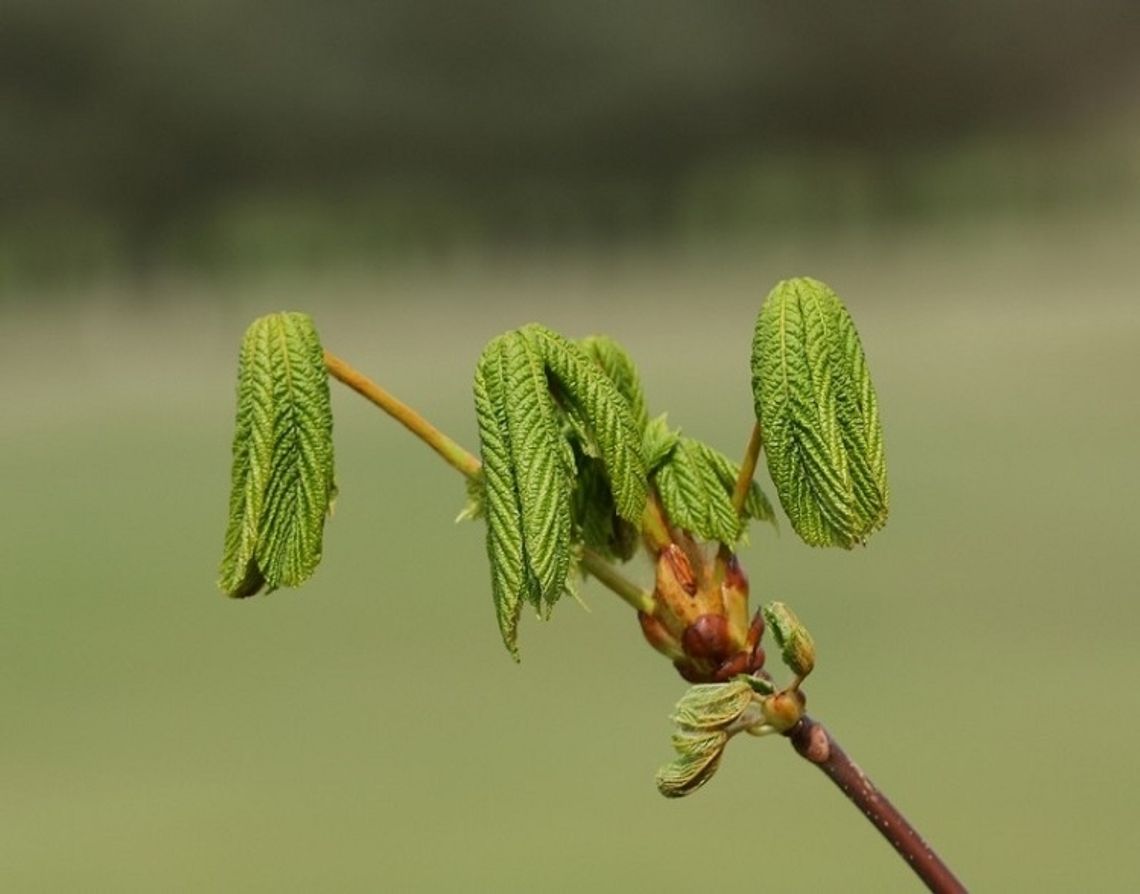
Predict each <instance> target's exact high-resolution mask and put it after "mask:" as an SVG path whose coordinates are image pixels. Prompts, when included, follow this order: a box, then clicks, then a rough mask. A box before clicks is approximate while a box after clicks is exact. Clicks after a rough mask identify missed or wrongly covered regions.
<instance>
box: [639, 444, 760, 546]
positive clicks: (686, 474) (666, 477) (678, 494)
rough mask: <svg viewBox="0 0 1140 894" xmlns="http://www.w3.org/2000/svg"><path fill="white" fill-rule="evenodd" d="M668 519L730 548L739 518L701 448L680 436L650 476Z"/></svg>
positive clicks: (705, 452)
mask: <svg viewBox="0 0 1140 894" xmlns="http://www.w3.org/2000/svg"><path fill="white" fill-rule="evenodd" d="M653 483H654V485H655V486H656V487H657V493H658V494H659V495H660V497H661V502H662V504H663V505H664V507H665V513H666V514H667V515H668V516H669V520H670V521H671V522H672V523H673V524H675V525H677V526H678V527H680V528H684V529H685V530H686V531H690V532H691V533H693V534H696V535H697V536H698V537H700V538H702V539H704V540H718V541H720V542H721V543H723V544H725V545H727V546H732V545H734V544H735V543H736V540H737V538H738V537H739V536H740V519H739V517H738V516H737V514H736V510H734V509H733V508H732V500H731V498H730V496H729V491H726V490H725V487H724V485H723V484H722V483H721V480H720V478H718V477H717V474H716V470H715V468H714V467H713V465H712V463H710V462H709V458H708V453H707V451H706V450H705V449H704V447H703V445H702V444H700V443H699V442H697V441H694V440H693V439H692V438H687V437H685V436H684V435H682V436H680V437H678V439H677V443H676V444H675V445H674V447H673V449H672V450H671V451H670V452H669V454H668V456H667V457H666V458H665V460H664V461H663V462H662V463H661V464H660V465H659V466H658V468H657V471H656V472H655V473H654V475H653Z"/></svg>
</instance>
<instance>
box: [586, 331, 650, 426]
mask: <svg viewBox="0 0 1140 894" xmlns="http://www.w3.org/2000/svg"><path fill="white" fill-rule="evenodd" d="M578 346H579V347H580V348H581V349H582V351H583V352H584V353H585V354H586V356H587V357H589V358H590V359H591V360H593V361H594V362H595V363H597V364H598V366H600V367H601V368H602V371H603V372H605V374H606V375H607V376H608V377H609V380H610V381H611V382H613V383H614V385H615V386H616V388H617V390H618V393H619V394H620V395H621V396H622V397H623V398H625V402H626V405H627V406H628V407H629V414H630V416H631V417H633V423H634V425H635V426H636V427H637V430H638V431H639V432H644V431H645V427H646V426H647V425H648V424H649V411H648V409H647V408H646V404H645V392H644V391H642V389H641V377H640V376H638V374H637V367H636V366H634V365H633V360H632V359H631V358H630V356H629V354H627V353H626V350H625V348H623V347H622V346H621V345H619V344H618V343H617V342H616V341H614V340H613V339H612V338H610V337H609V336H608V335H590V336H587V337H586V338H583V339H581V340H580V341H579V342H578Z"/></svg>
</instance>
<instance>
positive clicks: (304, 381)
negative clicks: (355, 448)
mask: <svg viewBox="0 0 1140 894" xmlns="http://www.w3.org/2000/svg"><path fill="white" fill-rule="evenodd" d="M237 396H238V400H237V421H236V426H235V432H234V442H233V468H232V475H231V478H232V484H231V491H230V517H229V524H228V526H227V528H226V537H225V546H224V550H223V555H222V563H221V575H220V580H219V586H220V587H221V589H222V590H223V591H225V592H226V593H227V594H229V595H230V596H234V597H245V596H252V595H253V594H255V593H257V592H258V591H259V590H260V589H261V588H262V587H265V588H266V591H267V592H272V591H273V590H275V589H277V588H278V587H281V586H286V587H295V586H299V585H300V584H302V583H304V581H306V580H308V579H309V577H311V576H312V574H313V572H314V571H315V570H316V567H317V565H318V564H319V563H320V561H321V548H322V539H323V535H324V524H325V518H326V517H327V516H328V514H329V511H330V509H331V506H332V502H333V499H334V498H335V496H336V484H335V481H334V476H333V444H332V408H331V406H330V402H329V386H328V374H327V373H326V371H325V364H324V351H323V350H322V348H321V343H320V338H319V337H318V335H317V331H316V329H315V328H314V327H313V321H312V320H311V319H310V318H309V317H308V316H306V315H305V314H301V313H276V314H270V315H268V316H264V317H261V318H259V319H257V320H254V322H253V323H251V324H250V326H249V329H247V330H246V333H245V337H244V339H243V341H242V347H241V354H240V356H239V360H238V386H237Z"/></svg>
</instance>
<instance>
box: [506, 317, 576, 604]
mask: <svg viewBox="0 0 1140 894" xmlns="http://www.w3.org/2000/svg"><path fill="white" fill-rule="evenodd" d="M500 351H501V352H502V354H503V357H504V362H505V373H506V386H507V394H506V417H507V429H508V431H509V433H510V447H511V464H512V468H513V471H514V474H515V481H516V484H517V488H518V496H519V508H520V509H521V511H522V523H523V543H524V547H525V551H526V560H527V567H528V568H529V569H530V573H531V575H532V576H533V578H534V580H535V581H536V583H537V585H538V586H537V588H535V589H534V590H533V593H534V595H535V596H536V597H538V598H541V600H543V601H544V602H545V603H546V604H547V605H553V604H554V602H556V601H557V600H558V597H559V596H561V595H562V589H563V586H564V585H565V583H566V573H567V569H568V566H569V562H570V486H571V482H572V480H573V475H574V465H573V457H572V455H571V452H570V446H569V444H567V443H566V441H565V439H564V438H563V437H562V432H561V426H560V425H559V422H558V420H557V419H556V417H555V410H554V403H553V401H552V400H551V396H550V390H549V388H548V386H547V381H546V370H545V368H544V366H543V362H542V358H541V357H540V356H539V354H538V352H537V351H536V350H535V349H534V345H533V344H532V343H531V342H530V341H529V340H528V339H526V338H523V337H520V336H519V335H517V334H511V335H508V336H506V337H505V338H504V339H503V340H502V341H501V342H500ZM538 607H539V606H538V605H536V608H538Z"/></svg>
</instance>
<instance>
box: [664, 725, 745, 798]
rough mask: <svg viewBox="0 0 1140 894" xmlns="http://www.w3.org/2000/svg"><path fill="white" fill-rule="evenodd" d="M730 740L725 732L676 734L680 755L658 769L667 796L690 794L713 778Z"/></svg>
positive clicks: (676, 745) (674, 745) (679, 796)
mask: <svg viewBox="0 0 1140 894" xmlns="http://www.w3.org/2000/svg"><path fill="white" fill-rule="evenodd" d="M727 744H728V735H727V734H725V733H723V732H693V731H689V730H678V731H677V732H675V733H674V734H673V750H674V751H676V752H677V757H675V758H674V759H673V760H672V761H671V762H670V763H668V764H666V765H665V766H663V767H662V768H661V769H660V770H658V771H657V790H658V791H659V792H661V794H663V795H664V796H665V797H666V798H683V797H685V795H691V794H692V793H693V792H695V791H696V790H697V789H699V788H700V787H701V786H702V785H704V784H705V783H706V782H708V781H709V780H710V779H712V777H713V774H714V773H715V772H716V770H717V767H718V766H719V765H720V758H721V755H722V754H723V753H724V747H725V745H727Z"/></svg>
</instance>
